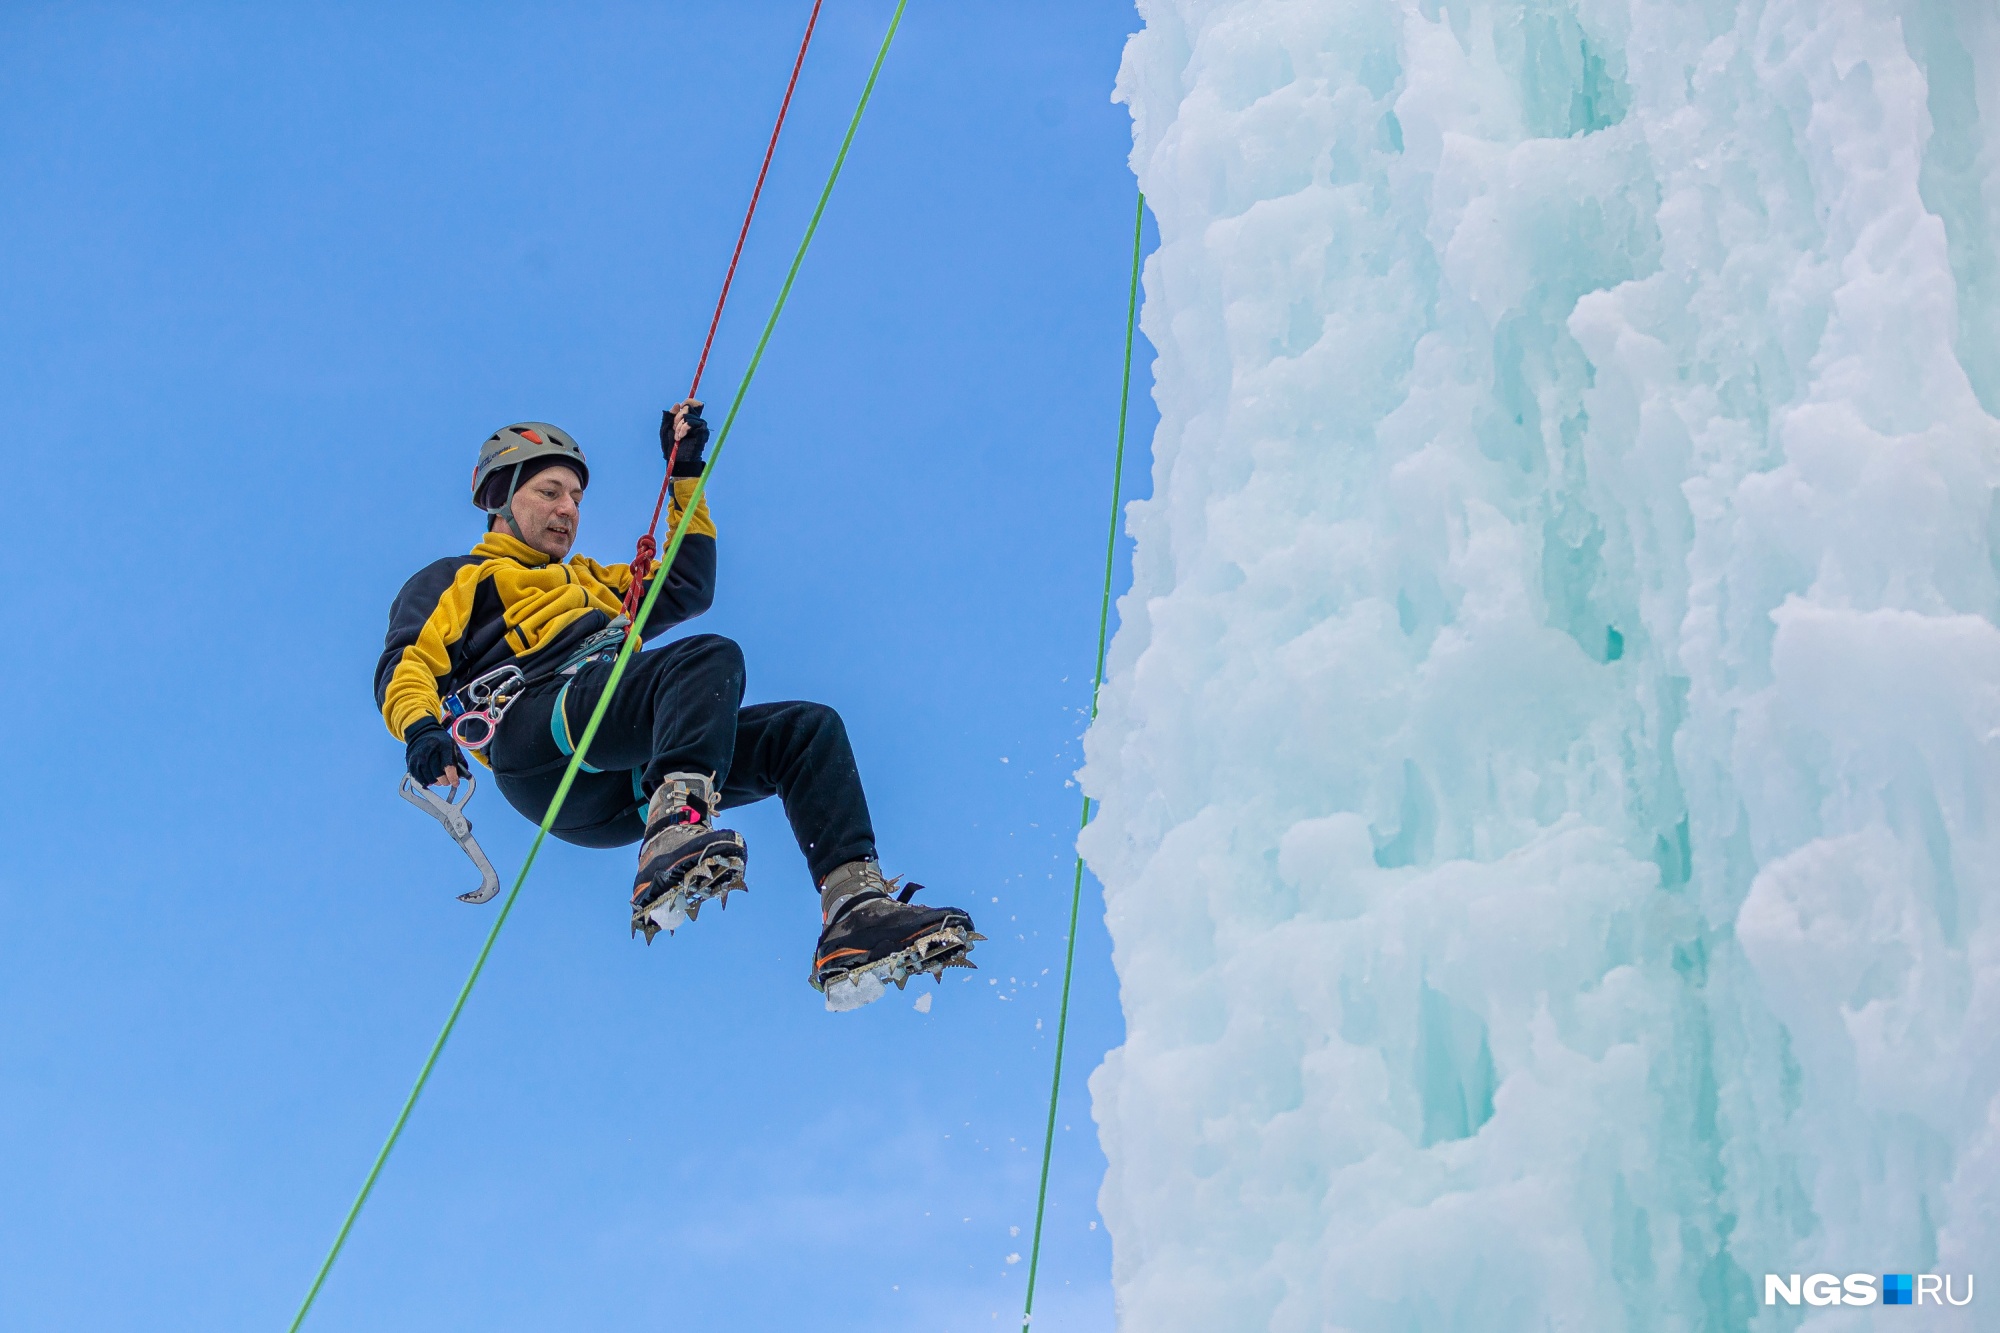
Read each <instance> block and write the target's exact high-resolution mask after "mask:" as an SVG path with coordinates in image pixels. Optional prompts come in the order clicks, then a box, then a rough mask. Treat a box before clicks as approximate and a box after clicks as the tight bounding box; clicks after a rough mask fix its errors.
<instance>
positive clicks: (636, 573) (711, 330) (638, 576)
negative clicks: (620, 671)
mask: <svg viewBox="0 0 2000 1333" xmlns="http://www.w3.org/2000/svg"><path fill="white" fill-rule="evenodd" d="M823 2H824V0H813V7H812V13H811V14H810V15H809V16H808V17H807V18H806V35H805V37H804V38H803V39H802V40H801V41H800V42H799V54H798V56H797V58H796V59H794V60H793V61H792V77H791V79H790V80H789V81H787V82H786V84H785V96H784V100H782V101H781V102H779V103H778V120H777V123H776V124H774V125H772V126H771V142H770V143H768V144H765V145H764V165H762V166H760V167H758V168H757V184H756V185H755V187H753V188H752V189H751V191H750V206H749V207H748V208H746V209H744V210H743V226H742V227H741V228H739V229H738V230H737V233H736V249H735V250H734V251H732V252H731V253H730V256H729V271H728V272H726V273H724V274H723V275H722V294H721V295H720V296H718V297H716V298H715V313H714V314H712V315H710V316H709V317H708V337H706V338H704V339H703V340H702V344H701V357H700V359H699V360H697V361H696V362H695V363H694V382H693V383H691V384H690V385H688V391H687V396H688V398H689V399H690V400H692V399H693V398H694V396H695V395H696V394H698V393H700V392H701V376H702V372H703V371H705V370H707V369H708V351H709V349H710V348H711V347H713V346H715V330H716V329H717V328H718V327H720V326H721V324H722V307H723V306H725V305H727V304H728V303H729V288H730V287H731V286H732V285H733V284H734V283H735V281H736V262H737V261H738V260H740V259H741V258H743V242H744V241H746V240H748V239H749V237H750V220H751V219H752V218H754V217H756V216H757V201H758V200H759V199H760V198H762V197H763V194H764V177H765V176H767V175H769V174H770V172H771V158H772V157H773V156H774V155H775V154H776V153H777V151H778V135H779V133H780V132H781V131H782V130H783V129H784V128H785V113H786V112H788V111H790V110H791V109H792V92H793V90H794V89H796V88H797V87H798V86H799V71H800V70H802V69H804V68H805V64H806V49H807V48H808V47H810V46H811V45H812V39H813V29H814V28H816V27H818V26H819V7H820V5H821V4H822V3H823ZM902 12H903V11H902V8H901V6H900V5H899V6H898V7H897V10H896V13H897V16H898V17H901V15H902ZM893 31H894V28H893V27H892V28H891V32H893ZM878 68H879V66H878ZM863 100H864V102H865V101H866V98H865V96H864V98H863ZM845 149H846V145H844V144H843V145H842V151H845ZM820 202H821V203H824V202H825V200H824V199H822V200H821V201H820ZM717 447H718V448H720V447H721V446H720V445H718V446H717ZM680 452H681V442H680V441H679V440H675V441H674V442H673V445H672V446H671V447H670V448H669V449H668V450H667V475H666V477H665V478H664V479H663V480H662V481H661V482H660V498H659V499H657V500H655V501H653V521H652V522H650V523H648V524H647V525H646V532H645V535H644V536H642V537H640V538H639V541H638V544H637V546H635V547H634V548H633V551H632V586H631V587H629V588H627V589H626V590H625V614H626V615H627V616H629V617H631V618H632V619H633V620H634V621H637V620H638V618H639V598H640V595H641V590H642V587H643V585H644V584H645V582H646V576H647V575H648V574H650V573H651V572H652V570H653V556H654V555H655V554H656V552H655V550H654V546H653V534H654V533H655V532H656V531H658V530H659V526H660V510H661V509H662V508H664V507H665V505H666V503H667V492H668V491H670V490H672V489H673V485H674V460H675V459H676V458H678V457H680ZM703 475H704V476H706V475H707V473H706V472H704V473H703ZM651 938H652V937H651V936H648V937H647V939H648V940H649V941H650V940H651Z"/></svg>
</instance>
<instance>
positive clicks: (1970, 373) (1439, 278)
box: [1083, 0, 2000, 1333]
mask: <svg viewBox="0 0 2000 1333" xmlns="http://www.w3.org/2000/svg"><path fill="white" fill-rule="evenodd" d="M1139 8H1140V12H1141V15H1142V17H1143V18H1144V20H1145V26H1144V29H1143V30H1142V31H1141V32H1139V33H1138V34H1137V35H1135V36H1134V37H1133V38H1132V40H1131V43H1130V45H1129V47H1128V48H1127V51H1126V54H1125V60H1124V65H1123V69H1122V71H1121V73H1120V76H1119V84H1118V89H1119V92H1118V95H1119V97H1120V98H1122V99H1123V100H1125V101H1126V102H1127V103H1129V105H1130V108H1131V112H1132V117H1133V123H1134V152H1133V159H1132V160H1133V165H1134V168H1135V170H1136V171H1137V174H1138V177H1139V183H1140V185H1141V187H1142V188H1143V189H1144V190H1145V191H1146V194H1147V197H1148V200H1149V202H1150V204H1151V207H1152V210H1153V212H1154V214H1155V216H1156V218H1157V220H1158V224H1159V231H1160V237H1161V241H1160V246H1159V249H1158V251H1157V253H1155V254H1154V255H1153V256H1152V257H1151V258H1150V259H1149V261H1148V263H1147V268H1146V278H1145V283H1146V286H1145V307H1144V317H1143V319H1144V323H1143V327H1144V330H1145V332H1146V334H1147V335H1148V337H1149V338H1150V339H1151V341H1152V343H1153V344H1154V346H1155V347H1156V348H1157V349H1158V360H1157V363H1156V365H1155V375H1156V388H1155V394H1156V397H1157V400H1158V404H1159V407H1160V410H1161V416H1162V420H1161V424H1160V427H1159V431H1158V434H1157V436H1156V438H1155V440H1154V474H1153V475H1154V495H1153V498H1151V499H1149V500H1146V501H1144V502H1141V503H1138V504H1135V505H1133V506H1132V507H1131V510H1130V513H1129V529H1130V532H1131V533H1132V535H1133V537H1134V538H1135V540H1136V543H1137V546H1136V554H1135V558H1134V559H1135V572H1134V586H1133V588H1132V590H1131V592H1130V593H1129V594H1128V595H1127V596H1126V597H1125V598H1124V599H1123V600H1122V601H1121V603H1120V610H1121V615H1122V622H1123V624H1122V628H1121V629H1120V631H1119V634H1118V636H1117V639H1116V641H1115V643H1114V646H1113V657H1112V675H1111V678H1110V680H1109V682H1108V683H1107V686H1106V688H1105V692H1104V698H1103V714H1102V717H1101V719H1100V720H1099V722H1098V723H1097V724H1096V726H1095V727H1094V728H1093V729H1092V731H1091V733H1090V736H1089V738H1088V744H1087V751H1086V753H1087V756H1088V762H1087V765H1086V768H1085V770H1084V781H1085V784H1086V787H1087V789H1088V791H1089V792H1090V794H1091V795H1093V796H1094V797H1096V798H1097V799H1098V800H1100V801H1101V802H1102V808H1101V813H1100V814H1099V815H1098V817H1097V818H1096V820H1095V822H1093V823H1092V825H1091V826H1090V828H1089V829H1088V830H1087V831H1086V833H1085V835H1084V838H1083V847H1084V850H1085V853H1086V854H1087V856H1088V857H1089V861H1090V865H1091V867H1092V869H1093V870H1094V871H1095V872H1096V873H1097V874H1098V875H1099V876H1100V877H1101V878H1102V880H1103V881H1104V884H1105V892H1106V901H1107V910H1108V917H1109V922H1110V926H1111V931H1112V936H1113V940H1114V944H1115V950H1116V962H1117V967H1118V973H1119V977H1120V983H1121V988H1122V996H1123V1004H1124V1009H1125V1019H1126V1024H1127V1033H1128V1035H1127V1040H1126V1041H1125V1044H1124V1045H1123V1046H1121V1047H1120V1048H1119V1049H1117V1050H1115V1051H1113V1052H1112V1053H1111V1054H1110V1056H1109V1057H1108V1058H1107V1059H1106V1061H1105V1063H1104V1064H1103V1066H1102V1067H1101V1068H1100V1069H1098V1070H1097V1071H1096V1073H1095V1075H1094V1076H1093V1078H1092V1081H1091V1087H1092V1092H1093V1097H1094V1104H1095V1110H1096V1116H1097V1119H1098V1122H1099V1125H1100V1130H1101V1134H1102V1138H1103V1142H1104V1145H1105V1149H1106V1151H1107V1153H1108V1155H1109V1159H1110V1171H1109V1175H1108V1177H1107V1179H1106V1181H1105V1185H1104V1190H1103V1209H1104V1214H1105V1217H1106V1218H1107V1220H1108V1223H1109V1226H1110V1229H1111V1233H1112V1236H1113V1240H1114V1245H1115V1254H1116V1259H1115V1284H1116V1288H1117V1292H1118V1299H1119V1306H1120V1311H1121V1321H1122V1324H1123V1326H1124V1327H1125V1328H1127V1329H1131V1330H1134V1331H1135V1333H1137V1331H1139V1330H1143V1331H1144V1333H1176V1331H1178V1330H1187V1331H1189V1333H1196V1331H1198V1333H1221V1331H1222V1330H1238V1329H1244V1330H1248V1329H1257V1330H1266V1329H1268V1330H1278V1331H1281V1333H1304V1331H1305V1330H1313V1331H1314V1333H1320V1331H1322V1330H1334V1329H1340V1330H1356V1331H1361V1330H1367V1331H1370V1333H1374V1331H1377V1330H1384V1331H1386V1330H1427V1331H1428V1330H1486V1329H1495V1330H1513V1329H1523V1330H1526V1329H1534V1330H1549V1329H1555V1330H1577V1331H1578V1333H1605V1331H1606V1330H1615V1329H1635V1330H1636V1329H1676V1330H1689V1331H1690V1333H1692V1331H1693V1330H1724V1329H1773V1330H1775V1329H1781V1328H1792V1327H1798V1326H1800V1322H1801V1321H1802V1320H1803V1322H1804V1324H1805V1325H1806V1326H1809V1327H1813V1328H1827V1329H1836V1328H1839V1329H1850V1328H1868V1327H1873V1326H1874V1323H1873V1322H1872V1321H1874V1320H1877V1319H1887V1318H1892V1317H1893V1318H1911V1317H1914V1313H1912V1314H1909V1315H1905V1314H1904V1313H1902V1312H1900V1311H1897V1312H1894V1313H1893V1314H1889V1313H1883V1312H1881V1310H1880V1307H1879V1306H1878V1307H1875V1308H1873V1309H1850V1308H1846V1307H1838V1306H1836V1307H1826V1308H1808V1307H1803V1306H1802V1307H1798V1308H1793V1307H1790V1306H1776V1307H1774V1306H1767V1305H1765V1304H1764V1288H1763V1276H1764V1275H1765V1274H1767V1273H1777V1274H1792V1273H1803V1274H1812V1273H1819V1272H1832V1273H1836V1274H1845V1273H1850V1272H1855V1273H1876V1274H1880V1273H1885V1272H1910V1271H1916V1272H1920V1273H1921V1272H1940V1273H1946V1272H1948V1273H1953V1274H1959V1275H1963V1274H1966V1273H1969V1272H1971V1273H1976V1272H1978V1270H1979V1268H1980V1265H1981V1263H1982V1262H1984V1261H1990V1260H1992V1259H1994V1257H1995V1256H2000V1099H1996V1089H2000V1049H1996V1048H2000V899H1997V898H1996V879H2000V838H1996V828H1995V820H1996V819H2000V629H1996V627H1995V621H1996V615H2000V574H1996V570H2000V537H1996V514H2000V510H1996V503H1995V496H1996V489H1995V487H1996V482H2000V424H1996V421H1995V416H1994V414H1995V412H1996V411H2000V18H1996V8H1995V6H1993V5H1991V4H1973V3H1963V4H1960V3H1951V2H1949V0H1933V2H1932V3H1901V4H1897V3H1863V2H1861V0H1763V2H1762V3H1751V2H1749V0H1745V2H1744V3H1731V0H1706V2H1705V3H1701V2H1697V0H1687V2H1684V3H1673V4H1669V3H1652V2H1649V0H1529V2H1527V3H1523V2H1522V0H1514V2H1513V3H1487V2H1485V0H1142V3H1141V4H1140V6H1139ZM1981 1275H1982V1276H1985V1277H1987V1280H1988V1281H1989V1282H1996V1283H2000V1268H1993V1267H1991V1266H1990V1265H1989V1269H1988V1272H1987V1273H1985V1274H1981ZM1959 1290H1960V1292H1961V1293H1962V1292H1963V1283H1962V1282H1961V1283H1960V1287H1959ZM1982 1296H1983V1299H1984V1302H1985V1304H1986V1305H1988V1306H1991V1305H1992V1303H1993V1302H1995V1301H2000V1290H1995V1291H1992V1292H1991V1293H1990V1294H1985V1293H1982ZM1979 1311H1980V1306H1979V1305H1978V1304H1975V1305H1974V1306H1973V1307H1970V1308H1969V1309H1963V1310H1950V1309H1947V1310H1943V1311H1933V1312H1930V1313H1927V1314H1926V1315H1925V1316H1924V1322H1925V1324H1926V1327H1932V1328H1951V1327H1971V1326H1973V1324H1972V1323H1971V1322H1970V1321H1971V1320H1973V1319H1975V1318H1976V1317H1977V1316H1978V1314H1979ZM1987 1318H1988V1320H1989V1321H1991V1320H1993V1319H2000V1315H1995V1314H1993V1313H1992V1311H1991V1310H1990V1309H1989V1310H1988V1311H1987ZM1986 1326H1987V1327H1994V1326H2000V1325H1995V1324H1993V1323H1991V1322H1989V1323H1988V1324H1987V1325H1986Z"/></svg>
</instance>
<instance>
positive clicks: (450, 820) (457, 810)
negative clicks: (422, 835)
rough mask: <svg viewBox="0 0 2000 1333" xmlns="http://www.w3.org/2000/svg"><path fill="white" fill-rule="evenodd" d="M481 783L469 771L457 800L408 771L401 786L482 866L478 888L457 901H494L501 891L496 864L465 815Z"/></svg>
mask: <svg viewBox="0 0 2000 1333" xmlns="http://www.w3.org/2000/svg"><path fill="white" fill-rule="evenodd" d="M478 785H479V784H478V783H477V782H476V781H474V779H473V776H472V774H470V773H467V774H466V775H465V795H463V796H461V797H459V798H458V799H457V800H455V801H452V800H447V799H446V798H444V797H442V796H440V795H438V794H437V793H436V792H434V791H432V790H431V789H430V788H429V787H426V786H424V785H423V784H421V783H419V782H418V781H417V780H416V779H415V778H413V777H411V776H410V775H409V774H407V773H405V774H404V775H403V785H402V788H401V790H402V793H403V799H404V800H406V801H408V802H409V803H410V804H411V805H414V806H416V807H417V808H418V809H419V810H422V811H424V812H425V813H426V814H428V815H430V816H432V817H433V818H435V819H436V820H437V822H438V823H440V824H442V825H444V831H445V832H446V833H449V834H451V840H452V841H453V842H455V843H457V844H458V846H459V849H460V850H461V851H463V852H464V853H465V854H466V855H467V856H469V857H471V858H472V864H473V865H475V866H478V867H479V887H478V888H476V889H474V890H473V891H472V892H471V893H461V894H459V895H458V900H459V901H460V902H462V903H485V902H491V901H493V895H494V894H496V893H498V892H500V876H499V875H497V874H495V873H494V871H493V863H492V862H491V861H489V860H487V859H486V853H485V852H484V851H483V850H481V849H480V846H479V840H478V839H477V838H475V837H473V836H472V821H471V820H470V819H467V818H466V817H465V803H466V802H467V801H470V800H471V799H472V793H473V792H474V791H475V790H476V789H477V788H478Z"/></svg>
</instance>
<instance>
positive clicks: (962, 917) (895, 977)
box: [812, 861, 986, 1013]
mask: <svg viewBox="0 0 2000 1333" xmlns="http://www.w3.org/2000/svg"><path fill="white" fill-rule="evenodd" d="M895 887H896V883H895V881H893V880H888V879H884V878H883V877H882V868H881V867H880V866H878V865H877V864H876V863H875V862H873V861H849V862H848V863H847V864H846V865H844V866H841V867H839V868H838V869H836V870H835V871H834V872H833V873H832V874H831V875H828V876H827V877H826V883H824V884H823V885H821V886H820V920H821V921H822V922H824V923H825V925H824V928H823V929H822V930H821V931H820V933H819V947H818V948H817V949H815V950H813V968H812V984H813V989H815V990H817V991H820V992H822V993H823V994H824V995H825V996H826V1007H827V1009H828V1010H829V1011H831V1012H833V1013H844V1012H845V1011H847V1010H849V1009H859V1008H860V1007H861V1006H862V1005H864V1004H867V1003H869V1002H870V1001H872V1000H878V999H880V998H881V997H882V993H883V991H884V990H886V989H887V987H888V983H889V982H892V981H893V982H895V983H896V989H898V990H901V989H902V988H903V983H905V982H906V981H908V980H909V979H910V978H911V977H912V976H915V975H917V974H919V973H923V972H928V973H930V974H931V976H933V977H934V978H936V979H937V980H939V981H943V980H944V970H945V969H946V968H947V967H974V966H976V964H974V963H973V962H971V961H970V960H969V959H967V958H966V955H967V954H968V953H971V952H972V945H973V942H974V941H975V940H983V939H985V938H986V937H985V936H984V935H981V934H978V933H976V932H975V931H974V930H973V929H972V918H971V917H970V916H968V915H966V914H965V913H964V912H962V911H960V910H959V909H958V908H956V907H918V906H916V905H915V904H913V903H912V902H911V901H910V897H911V895H912V894H914V893H916V892H917V891H918V890H919V889H921V888H923V885H921V884H911V885H909V886H907V887H905V888H904V889H903V891H902V892H901V893H895V894H892V892H891V891H892V890H893V889H895Z"/></svg>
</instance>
